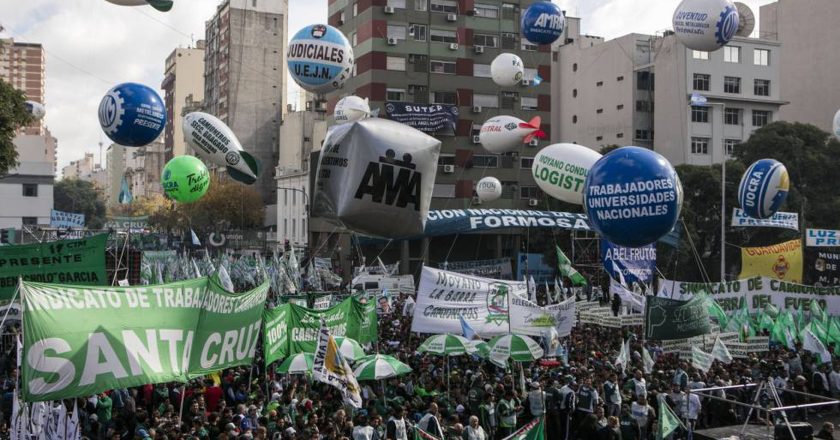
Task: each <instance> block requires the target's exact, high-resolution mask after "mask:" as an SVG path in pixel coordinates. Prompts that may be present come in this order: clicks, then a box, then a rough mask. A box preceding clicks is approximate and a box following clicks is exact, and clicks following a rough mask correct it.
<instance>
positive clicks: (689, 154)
mask: <svg viewBox="0 0 840 440" xmlns="http://www.w3.org/2000/svg"><path fill="white" fill-rule="evenodd" d="M569 22H570V24H571V25H570V26H569V27H568V32H569V34H568V35H567V39H566V44H564V45H563V46H560V47H559V48H557V50H556V55H557V56H556V57H555V58H554V61H553V64H554V69H552V73H553V75H554V81H552V87H553V94H552V95H553V97H554V108H553V113H552V122H553V124H552V125H553V126H556V127H558V128H559V130H558V131H557V133H556V136H555V137H554V140H555V141H561V142H571V143H578V144H581V145H586V146H588V147H590V148H593V149H596V150H598V149H600V148H601V147H603V146H607V145H638V146H642V147H648V148H653V149H654V150H656V151H657V152H659V153H661V154H662V155H663V156H665V157H666V158H667V159H668V160H669V161H671V162H672V163H674V164H684V163H687V164H693V165H710V164H713V163H720V162H721V161H722V160H723V159H724V150H725V151H726V152H727V154H730V153H731V151H732V148H733V147H734V145H736V144H738V143H740V142H743V141H745V140H746V139H748V138H749V136H750V135H751V134H752V132H753V131H755V130H756V129H757V128H759V127H761V126H763V125H766V124H768V123H770V122H772V121H774V120H777V119H779V109H780V107H781V106H782V105H783V104H784V102H783V101H782V100H781V98H780V89H781V85H780V83H781V81H780V78H779V66H778V64H777V63H771V62H769V61H770V60H773V59H775V58H777V57H778V54H779V49H780V47H779V43H778V42H776V41H771V40H766V39H761V38H749V37H744V36H736V37H735V38H734V39H733V40H732V41H731V42H730V43H729V44H728V45H726V46H724V47H723V48H721V49H720V50H717V51H714V52H700V51H692V50H689V49H688V48H686V47H685V46H684V45H682V44H681V43H680V42H679V41H677V39H676V37H675V36H674V35H673V34H670V33H666V35H664V36H654V35H643V34H629V35H625V36H623V37H619V38H616V39H613V40H610V41H604V40H603V39H602V38H600V37H592V36H587V35H582V34H580V19H577V18H570V19H569ZM692 94H698V95H702V96H704V97H705V98H706V99H707V105H706V106H693V107H692V106H690V105H689V101H690V98H691V96H692Z"/></svg>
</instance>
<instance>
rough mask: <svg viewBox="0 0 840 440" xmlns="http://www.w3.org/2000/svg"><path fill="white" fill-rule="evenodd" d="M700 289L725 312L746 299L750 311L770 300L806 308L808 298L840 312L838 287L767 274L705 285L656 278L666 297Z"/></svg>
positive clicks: (781, 305)
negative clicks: (778, 278) (803, 282)
mask: <svg viewBox="0 0 840 440" xmlns="http://www.w3.org/2000/svg"><path fill="white" fill-rule="evenodd" d="M700 291H705V292H706V293H707V294H709V296H710V297H711V298H713V299H714V300H715V301H717V303H718V304H720V306H721V308H723V310H725V311H727V312H731V311H735V310H738V309H740V308H741V304H742V302H743V301H747V307H748V308H749V310H750V312H759V311H761V310H764V307H766V306H767V304H770V303H772V304H774V305H775V306H776V307H778V308H779V310H784V309H788V310H791V311H794V310H796V309H797V308H798V307H799V305H800V304H802V308H803V309H805V310H808V309H809V307H810V305H811V301H819V303H820V306H821V307H822V308H823V310H825V311H827V312H828V313H829V314H830V315H840V286H831V287H818V286H805V285H802V284H796V283H790V282H787V281H781V280H776V279H771V278H766V277H755V278H748V279H745V280H738V281H726V282H722V283H708V284H707V283H692V282H686V281H671V280H665V279H660V280H659V293H658V295H659V296H663V297H665V298H673V299H678V300H682V301H685V300H689V299H691V298H692V297H694V293H695V292H700Z"/></svg>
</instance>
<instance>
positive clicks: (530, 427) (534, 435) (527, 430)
mask: <svg viewBox="0 0 840 440" xmlns="http://www.w3.org/2000/svg"><path fill="white" fill-rule="evenodd" d="M544 439H545V420H544V418H543V417H540V418H538V419H534V420H531V421H530V422H528V423H527V424H526V425H525V426H523V427H521V428H519V430H518V431H516V432H514V433H513V434H511V435H509V436H507V437H505V438H504V439H503V440H544Z"/></svg>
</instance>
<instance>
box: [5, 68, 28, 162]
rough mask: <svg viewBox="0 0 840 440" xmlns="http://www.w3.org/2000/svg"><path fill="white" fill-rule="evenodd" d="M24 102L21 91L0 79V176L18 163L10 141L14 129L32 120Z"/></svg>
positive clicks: (13, 135) (12, 137)
mask: <svg viewBox="0 0 840 440" xmlns="http://www.w3.org/2000/svg"><path fill="white" fill-rule="evenodd" d="M25 102H26V97H25V96H24V94H23V92H21V91H19V90H16V89H15V88H14V87H12V85H11V84H9V83H7V82H5V81H3V80H2V79H0V176H2V175H4V174H6V173H8V172H9V170H10V169H12V168H14V167H16V166H17V164H18V161H17V158H18V153H17V150H15V144H14V143H13V142H12V141H13V140H14V138H15V131H17V129H19V128H20V127H23V126H25V125H27V124H29V123H30V122H32V115H30V114H29V111H28V110H27V109H26V105H25V104H24V103H25Z"/></svg>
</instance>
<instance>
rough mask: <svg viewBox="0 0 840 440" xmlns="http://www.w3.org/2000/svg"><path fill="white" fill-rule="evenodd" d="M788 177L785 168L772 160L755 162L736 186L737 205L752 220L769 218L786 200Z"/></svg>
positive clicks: (788, 188) (788, 187)
mask: <svg viewBox="0 0 840 440" xmlns="http://www.w3.org/2000/svg"><path fill="white" fill-rule="evenodd" d="M789 190H790V176H789V175H788V171H787V168H785V166H784V165H783V164H782V163H781V162H779V161H777V160H773V159H760V160H757V161H755V163H753V164H752V165H750V167H749V168H747V171H746V172H744V176H743V177H741V184H740V185H738V203H739V204H740V205H741V208H742V209H743V210H744V212H745V213H746V214H747V215H748V216H750V217H752V218H770V217H772V216H773V214H775V213H776V211H778V210H779V208H781V207H782V203H784V202H785V199H787V195H788V191H789Z"/></svg>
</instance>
